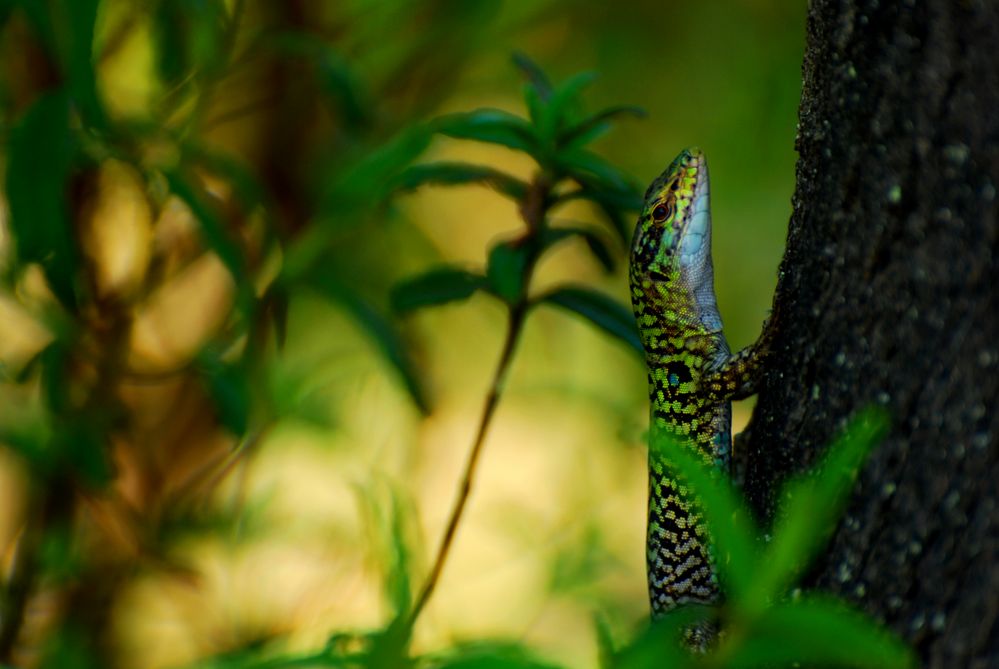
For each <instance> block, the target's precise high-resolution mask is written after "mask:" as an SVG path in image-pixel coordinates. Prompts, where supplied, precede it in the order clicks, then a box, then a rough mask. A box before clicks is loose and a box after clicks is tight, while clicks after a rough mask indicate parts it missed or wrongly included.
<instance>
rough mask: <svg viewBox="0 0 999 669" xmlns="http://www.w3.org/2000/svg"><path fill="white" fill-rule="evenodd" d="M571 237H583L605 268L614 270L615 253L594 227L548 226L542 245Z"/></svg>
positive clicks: (547, 245) (553, 243)
mask: <svg viewBox="0 0 999 669" xmlns="http://www.w3.org/2000/svg"><path fill="white" fill-rule="evenodd" d="M571 237H581V238H582V239H583V241H584V242H586V246H587V247H589V249H590V252H591V253H592V254H593V255H594V257H595V258H596V259H597V261H598V262H599V263H600V264H601V265H602V266H603V268H604V269H605V270H607V271H608V272H613V271H614V266H615V263H614V254H613V253H612V252H611V250H610V249H609V248H608V247H607V243H606V242H605V241H604V238H603V236H602V235H601V234H600V233H599V232H597V231H596V230H594V229H592V228H587V227H582V226H572V227H565V228H546V229H545V231H544V233H542V246H543V248H548V247H550V246H554V245H555V244H558V243H559V242H561V241H562V240H563V239H569V238H571Z"/></svg>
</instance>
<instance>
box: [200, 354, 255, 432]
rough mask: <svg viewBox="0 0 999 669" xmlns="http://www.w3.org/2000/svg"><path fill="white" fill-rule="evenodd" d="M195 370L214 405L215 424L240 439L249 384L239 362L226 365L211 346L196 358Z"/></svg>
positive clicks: (246, 417)
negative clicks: (220, 424)
mask: <svg viewBox="0 0 999 669" xmlns="http://www.w3.org/2000/svg"><path fill="white" fill-rule="evenodd" d="M198 370H199V372H200V373H201V377H202V379H203V380H204V383H205V386H206V387H207V388H208V393H209V394H210V395H211V397H212V401H214V403H215V409H216V411H217V412H218V418H219V422H220V423H222V425H223V426H225V428H226V429H228V430H229V431H230V432H231V433H232V434H233V435H235V436H237V437H242V436H243V435H244V434H246V430H247V428H248V427H249V424H250V403H251V394H250V381H249V378H248V374H247V367H246V365H245V364H244V362H243V361H242V360H237V361H235V362H228V361H226V360H224V359H223V357H222V352H221V351H220V350H218V349H216V348H215V347H209V348H206V349H205V350H204V351H202V352H201V355H200V356H198Z"/></svg>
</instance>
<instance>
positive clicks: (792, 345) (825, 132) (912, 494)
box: [745, 0, 999, 667]
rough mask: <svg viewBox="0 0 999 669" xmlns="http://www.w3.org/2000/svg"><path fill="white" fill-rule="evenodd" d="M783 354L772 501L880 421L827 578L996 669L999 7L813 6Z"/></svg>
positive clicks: (766, 390) (767, 469)
mask: <svg viewBox="0 0 999 669" xmlns="http://www.w3.org/2000/svg"><path fill="white" fill-rule="evenodd" d="M803 75H804V90H803V94H802V101H801V111H800V130H799V136H798V138H797V148H798V151H799V154H800V159H799V162H798V169H797V188H796V193H795V196H794V213H793V216H792V219H791V223H790V230H789V234H788V243H787V254H786V256H785V258H784V261H783V264H782V267H781V278H780V281H779V287H778V292H777V296H776V298H775V299H776V304H777V305H779V317H778V319H777V321H778V334H777V355H775V356H774V360H773V363H772V366H771V368H770V369H769V371H768V375H767V378H766V381H765V383H764V387H763V390H762V392H761V393H760V396H759V402H758V406H757V409H756V413H755V415H754V418H753V421H752V424H751V426H750V430H749V433H748V435H747V437H746V440H745V446H746V457H747V460H748V464H747V471H746V490H747V494H748V495H749V497H750V501H751V503H752V504H753V506H754V507H755V510H756V511H757V513H759V514H760V516H761V517H762V518H766V519H770V518H772V516H773V496H774V490H775V488H776V486H777V485H778V484H779V482H780V481H782V480H783V479H785V478H786V477H787V475H788V474H790V473H793V472H796V471H800V470H801V469H803V468H805V467H807V466H808V465H809V464H811V463H812V462H814V460H815V459H816V456H817V455H818V454H820V453H821V452H822V451H823V450H824V448H825V446H826V445H827V444H828V443H829V442H830V440H831V439H832V438H833V437H834V436H835V434H836V432H837V430H838V429H839V428H841V427H842V426H843V424H844V421H845V420H846V419H847V418H848V417H849V416H850V415H852V414H853V413H855V412H856V411H857V410H859V409H860V408H862V407H865V406H869V405H872V404H880V405H883V406H885V407H886V408H887V409H888V410H889V412H890V414H891V417H892V429H891V432H890V435H889V436H888V437H887V439H886V440H885V441H884V442H883V444H882V445H881V447H880V448H879V449H878V450H877V451H876V452H875V454H874V456H873V457H872V459H871V460H870V461H869V462H868V464H867V466H866V467H865V469H864V471H863V472H862V473H861V475H860V477H859V480H858V483H857V485H856V487H855V489H854V492H853V496H852V499H851V502H850V504H849V507H848V511H847V513H846V515H845V516H844V517H843V518H842V520H841V522H840V525H839V527H838V529H837V531H836V534H835V535H834V538H833V540H832V541H831V543H830V544H829V546H828V548H827V550H826V552H825V554H824V555H823V556H822V557H821V558H820V560H819V563H818V564H817V565H816V566H815V569H814V570H813V573H812V575H811V576H810V579H809V580H810V585H812V586H816V587H819V588H821V589H823V590H826V591H829V592H832V593H835V594H838V595H841V596H843V597H845V598H846V599H848V600H850V601H852V602H853V603H855V604H856V605H858V606H859V607H861V608H862V609H865V610H866V611H868V612H869V613H871V614H873V615H874V616H876V617H877V618H879V619H881V620H883V621H885V622H886V623H887V625H888V626H889V627H890V628H892V629H894V630H895V631H896V632H897V633H899V634H900V635H901V636H903V637H904V638H906V639H908V640H909V641H910V642H911V643H912V644H913V645H914V646H915V648H916V649H917V651H918V653H919V654H920V657H921V658H922V661H923V663H924V664H925V665H926V666H930V667H999V622H997V620H999V555H997V552H999V551H997V549H999V260H997V253H999V199H997V188H999V3H996V2H992V1H991V0H979V1H974V0H966V1H963V2H959V1H957V0H907V1H905V2H903V1H902V0H891V1H886V0H881V1H880V2H879V1H878V0H816V1H814V2H813V3H812V4H811V7H810V10H809V16H808V43H807V47H806V54H805V62H804V66H803Z"/></svg>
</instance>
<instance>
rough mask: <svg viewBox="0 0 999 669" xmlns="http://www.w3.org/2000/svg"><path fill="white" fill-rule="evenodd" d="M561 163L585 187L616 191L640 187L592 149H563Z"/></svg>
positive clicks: (635, 189)
mask: <svg viewBox="0 0 999 669" xmlns="http://www.w3.org/2000/svg"><path fill="white" fill-rule="evenodd" d="M559 164H560V166H561V167H562V169H564V170H565V171H566V172H567V173H568V175H569V176H571V177H572V178H573V179H575V180H576V181H578V182H579V184H580V185H581V186H583V187H584V188H590V189H592V190H596V191H610V192H616V193H631V192H635V193H636V194H637V192H638V187H637V186H636V185H635V183H634V182H633V181H632V180H631V179H630V178H629V177H628V176H627V175H625V174H624V172H622V171H621V170H619V169H618V168H616V167H614V166H613V165H611V164H610V163H609V162H608V161H606V160H604V159H603V158H601V157H600V156H598V155H597V154H595V153H593V152H592V151H587V150H586V149H572V150H569V151H562V152H560V153H559Z"/></svg>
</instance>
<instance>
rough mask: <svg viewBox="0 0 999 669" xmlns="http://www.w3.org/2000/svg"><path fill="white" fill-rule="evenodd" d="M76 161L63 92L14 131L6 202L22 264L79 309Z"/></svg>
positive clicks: (42, 101) (47, 98) (49, 96)
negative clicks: (70, 192) (73, 208)
mask: <svg viewBox="0 0 999 669" xmlns="http://www.w3.org/2000/svg"><path fill="white" fill-rule="evenodd" d="M76 156H77V145H76V138H75V136H74V134H73V132H72V130H71V129H70V102H69V97H68V96H67V95H66V94H65V93H64V92H52V93H46V94H44V95H42V96H41V97H39V98H38V100H37V101H36V102H35V103H34V104H33V105H32V106H31V107H30V108H29V109H28V111H27V112H26V113H25V114H24V117H23V118H22V119H21V121H20V122H19V123H18V124H17V125H16V126H15V127H14V128H13V129H12V130H11V133H10V144H9V154H8V157H7V169H6V173H7V198H8V203H9V206H10V229H11V233H12V234H13V237H14V239H15V240H16V243H17V244H16V248H17V259H18V262H19V263H33V262H36V263H39V264H41V266H42V267H43V268H44V269H45V276H46V278H47V279H48V282H49V285H50V287H51V288H52V292H53V293H54V294H55V296H56V297H57V298H58V299H59V301H60V302H62V304H63V305H65V306H72V305H74V304H75V303H76V276H77V264H78V262H79V257H78V252H77V246H76V242H75V238H74V235H73V230H72V224H71V223H70V220H69V214H68V210H67V206H66V192H67V188H68V181H69V178H70V172H71V170H72V167H73V162H74V160H75V159H76Z"/></svg>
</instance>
